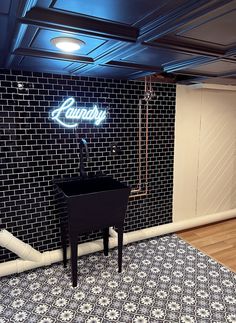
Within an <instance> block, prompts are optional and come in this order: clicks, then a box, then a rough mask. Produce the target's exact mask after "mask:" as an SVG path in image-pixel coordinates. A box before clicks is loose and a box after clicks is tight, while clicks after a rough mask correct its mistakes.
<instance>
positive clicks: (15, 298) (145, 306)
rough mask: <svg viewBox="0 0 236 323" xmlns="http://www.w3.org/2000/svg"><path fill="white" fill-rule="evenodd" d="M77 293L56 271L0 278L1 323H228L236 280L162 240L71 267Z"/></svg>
mask: <svg viewBox="0 0 236 323" xmlns="http://www.w3.org/2000/svg"><path fill="white" fill-rule="evenodd" d="M78 269H79V272H78V286H77V287H76V288H73V287H72V286H71V278H70V268H69V267H68V268H67V269H64V268H63V266H62V264H61V263H60V264H55V265H52V266H50V267H47V268H39V269H36V270H32V271H30V272H26V273H21V274H19V275H12V276H10V277H5V278H2V279H1V281H0V287H1V289H0V301H1V303H0V304H1V305H0V323H7V322H27V323H57V322H81V323H84V322H87V323H99V322H100V323H102V322H103V323H110V322H119V323H131V322H134V323H149V322H150V323H158V322H166V323H167V322H176V323H177V322H180V323H210V322H212V323H213V322H214V323H226V322H228V323H235V322H236V295H235V290H236V275H235V274H234V273H233V272H231V271H230V270H229V269H227V268H225V267H224V266H222V265H220V264H219V263H217V262H216V261H215V260H213V259H211V258H209V257H208V256H207V255H205V254H203V253H202V252H200V251H198V250H197V249H195V248H193V247H192V246H190V245H189V244H188V243H186V242H185V241H183V240H181V239H180V238H178V237H177V236H176V235H167V236H163V237H161V238H153V239H149V240H144V241H142V242H138V243H133V244H130V245H127V246H125V247H124V250H123V271H122V273H121V274H119V273H118V272H117V250H116V249H114V250H111V251H110V254H109V256H108V257H105V256H104V255H103V254H102V253H101V252H100V253H94V254H91V255H87V256H82V257H80V258H79V259H78Z"/></svg>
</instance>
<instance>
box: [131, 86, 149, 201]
mask: <svg viewBox="0 0 236 323" xmlns="http://www.w3.org/2000/svg"><path fill="white" fill-rule="evenodd" d="M146 88H147V85H146V80H145V89H146ZM141 103H142V100H141V99H140V100H139V184H138V189H134V190H131V195H130V198H135V197H141V196H146V195H147V194H148V139H149V136H148V135H149V131H148V130H149V129H148V127H149V124H148V117H149V109H148V100H146V145H145V146H146V147H145V191H144V192H143V191H142V181H141V175H142V174H141V144H142V142H141V126H142V125H141V107H142V104H141ZM133 193H138V194H133Z"/></svg>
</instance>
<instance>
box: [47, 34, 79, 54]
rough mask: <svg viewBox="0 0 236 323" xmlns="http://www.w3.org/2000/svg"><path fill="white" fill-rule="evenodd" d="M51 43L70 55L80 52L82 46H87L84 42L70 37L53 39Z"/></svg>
mask: <svg viewBox="0 0 236 323" xmlns="http://www.w3.org/2000/svg"><path fill="white" fill-rule="evenodd" d="M51 43H52V44H53V45H54V46H56V47H57V48H59V49H61V50H63V51H64V52H68V53H70V52H74V51H76V50H79V49H80V47H81V46H83V45H85V42H83V41H82V40H80V39H76V38H70V37H57V38H53V39H51Z"/></svg>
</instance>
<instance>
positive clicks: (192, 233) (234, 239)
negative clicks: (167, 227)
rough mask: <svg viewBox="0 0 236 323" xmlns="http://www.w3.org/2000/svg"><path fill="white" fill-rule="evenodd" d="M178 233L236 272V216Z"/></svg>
mask: <svg viewBox="0 0 236 323" xmlns="http://www.w3.org/2000/svg"><path fill="white" fill-rule="evenodd" d="M177 235H178V236H179V237H180V238H182V239H183V240H185V241H187V242H188V243H189V244H191V245H192V246H194V247H195V248H197V249H199V250H201V251H202V252H204V253H206V254H207V255H208V256H210V257H212V258H214V259H215V260H217V261H218V262H219V263H221V264H222V265H224V266H225V267H228V268H230V269H231V270H232V271H234V272H236V218H234V219H229V220H226V221H222V222H218V223H213V224H208V225H205V226H202V227H197V228H191V229H189V230H184V231H180V232H177Z"/></svg>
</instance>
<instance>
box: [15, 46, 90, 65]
mask: <svg viewBox="0 0 236 323" xmlns="http://www.w3.org/2000/svg"><path fill="white" fill-rule="evenodd" d="M13 54H14V55H17V56H31V57H43V58H49V59H57V60H64V61H73V62H82V63H88V64H89V63H90V64H91V63H93V62H94V60H93V59H92V58H91V57H86V56H77V55H71V54H64V53H63V54H62V53H54V52H48V51H44V50H36V49H32V48H17V49H16V50H15V51H14V52H13Z"/></svg>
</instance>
